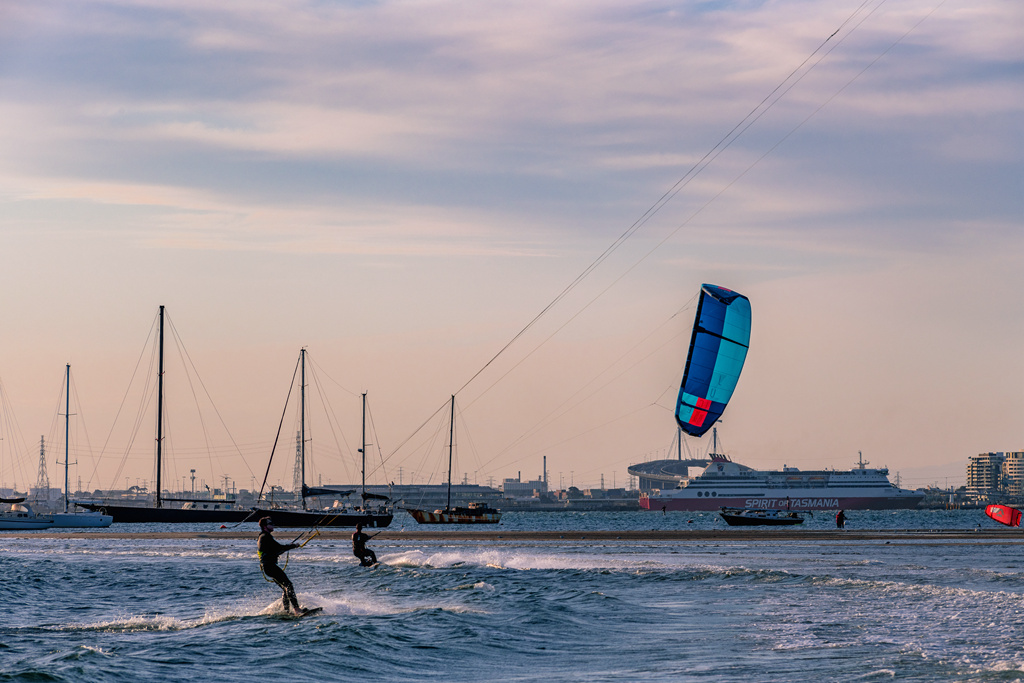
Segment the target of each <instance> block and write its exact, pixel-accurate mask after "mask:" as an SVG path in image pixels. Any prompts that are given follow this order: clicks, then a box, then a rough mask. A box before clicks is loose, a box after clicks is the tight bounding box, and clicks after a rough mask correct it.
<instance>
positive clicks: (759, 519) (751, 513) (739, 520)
mask: <svg viewBox="0 0 1024 683" xmlns="http://www.w3.org/2000/svg"><path fill="white" fill-rule="evenodd" d="M718 514H719V515H721V517H722V519H724V520H725V523H726V524H728V525H729V526H758V525H765V526H789V525H791V524H803V523H804V517H803V515H804V513H803V512H797V511H795V510H759V509H756V508H725V507H724V508H722V510H721V512H719V513H718Z"/></svg>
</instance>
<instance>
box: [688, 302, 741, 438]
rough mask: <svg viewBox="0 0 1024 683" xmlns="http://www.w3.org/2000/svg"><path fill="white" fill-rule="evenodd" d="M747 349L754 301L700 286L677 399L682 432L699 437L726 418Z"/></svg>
mask: <svg viewBox="0 0 1024 683" xmlns="http://www.w3.org/2000/svg"><path fill="white" fill-rule="evenodd" d="M749 345H750V300H749V299H747V297H745V296H743V295H742V294H737V293H736V292H734V291H732V290H729V289H726V288H725V287H717V286H715V285H702V286H701V288H700V302H699V303H698V304H697V319H696V321H695V322H694V324H693V336H692V337H691V338H690V353H689V355H687V357H686V369H685V370H684V371H683V384H682V386H681V387H680V388H679V398H678V400H677V401H676V421H677V422H678V423H679V427H680V428H681V429H682V430H683V431H684V432H686V433H687V434H690V435H692V436H700V435H702V434H703V433H704V432H706V431H707V430H709V429H711V426H712V425H713V424H715V422H716V421H717V420H718V418H720V417H721V416H722V413H723V412H724V411H725V406H726V404H728V403H729V399H730V398H732V392H733V390H734V389H735V388H736V382H738V381H739V379H740V371H741V370H743V361H745V360H746V359H747V347H748V346H749Z"/></svg>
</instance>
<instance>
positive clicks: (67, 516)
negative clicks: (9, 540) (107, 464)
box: [51, 363, 114, 529]
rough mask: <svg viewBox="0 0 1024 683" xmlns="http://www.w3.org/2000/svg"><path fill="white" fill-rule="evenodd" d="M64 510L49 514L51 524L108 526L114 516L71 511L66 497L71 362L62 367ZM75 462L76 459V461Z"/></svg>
mask: <svg viewBox="0 0 1024 683" xmlns="http://www.w3.org/2000/svg"><path fill="white" fill-rule="evenodd" d="M64 389H65V394H64V462H63V463H61V462H58V463H57V464H58V465H64V512H58V513H54V514H53V515H51V517H53V526H55V527H60V528H66V529H70V528H82V527H108V526H110V524H111V522H113V521H114V518H113V517H112V516H111V515H107V514H102V513H100V512H78V511H75V512H71V511H70V507H71V501H70V499H69V498H68V473H69V472H68V468H69V467H70V465H71V458H70V457H69V456H70V454H71V363H68V364H67V367H66V368H65V369H64ZM76 462H77V461H76Z"/></svg>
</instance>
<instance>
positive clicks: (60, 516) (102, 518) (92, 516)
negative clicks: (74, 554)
mask: <svg viewBox="0 0 1024 683" xmlns="http://www.w3.org/2000/svg"><path fill="white" fill-rule="evenodd" d="M51 516H52V517H53V527H54V528H55V529H96V528H103V527H108V526H110V523H111V522H113V521H114V518H113V517H112V516H110V515H101V514H100V513H98V512H58V513H55V514H53V515H51Z"/></svg>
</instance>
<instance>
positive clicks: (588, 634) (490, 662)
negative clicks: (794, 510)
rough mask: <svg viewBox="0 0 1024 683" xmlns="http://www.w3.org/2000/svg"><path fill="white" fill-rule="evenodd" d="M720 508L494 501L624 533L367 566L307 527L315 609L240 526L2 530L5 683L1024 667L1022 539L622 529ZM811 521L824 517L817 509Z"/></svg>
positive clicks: (524, 522) (909, 522) (872, 673)
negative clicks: (682, 537)
mask: <svg viewBox="0 0 1024 683" xmlns="http://www.w3.org/2000/svg"><path fill="white" fill-rule="evenodd" d="M712 517H713V516H711V515H706V514H705V515H697V514H694V515H692V516H688V515H686V514H685V513H675V514H673V513H670V514H669V515H664V516H663V515H660V514H658V513H636V514H633V513H627V514H620V515H616V514H606V513H580V514H577V515H574V516H572V517H570V516H569V515H565V514H538V513H534V514H529V513H523V514H518V515H509V516H508V517H507V518H506V520H503V522H502V524H501V525H500V526H499V527H497V528H496V529H494V531H495V532H497V533H500V532H501V531H502V530H508V531H513V530H517V529H522V530H532V529H556V530H557V529H562V530H566V531H570V532H571V531H584V532H585V531H587V530H596V529H606V530H607V529H610V530H617V531H622V532H623V535H622V538H621V539H619V538H616V539H615V540H603V541H599V540H590V541H588V540H586V539H580V538H579V537H578V536H577V537H575V538H570V535H572V534H567V535H566V538H565V539H560V540H558V541H524V540H516V539H514V538H508V539H505V538H502V539H499V540H492V541H456V540H433V541H409V540H403V541H384V540H381V539H376V540H374V541H373V542H371V544H370V545H371V547H373V548H374V549H375V550H376V551H377V554H378V557H379V558H380V560H381V564H380V565H379V566H377V567H375V568H372V569H365V568H362V567H359V566H358V563H357V561H356V559H355V558H354V557H352V556H351V549H350V546H349V544H348V543H345V542H343V541H341V540H336V539H324V538H323V537H320V538H316V539H314V540H313V541H312V542H310V543H309V544H308V545H307V546H306V547H305V548H303V549H302V550H296V551H293V552H292V553H291V554H290V555H291V557H290V559H289V562H288V565H287V569H286V571H287V572H288V574H289V576H290V577H291V578H292V581H293V582H294V583H295V585H296V588H297V590H298V593H299V599H300V602H302V603H303V604H304V605H307V606H320V607H323V608H324V610H323V612H322V613H321V614H318V615H315V616H310V617H305V618H302V619H295V618H288V617H283V616H281V615H280V614H278V613H277V612H276V609H277V606H278V604H279V599H280V591H279V590H278V589H277V587H276V586H274V585H273V584H271V583H267V582H266V581H265V580H264V579H263V577H262V575H261V574H260V571H259V567H258V564H257V562H256V559H255V531H254V532H253V538H252V539H234V538H226V537H224V538H217V536H216V533H215V529H213V526H215V525H212V526H210V527H203V528H194V529H191V530H194V531H202V532H204V534H207V535H208V536H209V537H203V538H185V539H183V538H174V539H146V538H141V537H140V538H130V539H105V538H102V537H100V536H96V535H95V534H90V533H81V534H67V535H66V536H64V535H61V536H59V537H57V538H50V537H43V536H41V535H29V537H27V538H10V537H7V538H5V537H3V536H0V576H2V577H3V580H2V582H0V599H2V602H3V611H2V613H0V614H2V616H0V681H182V682H185V681H204V682H205V681H253V680H260V681H264V680H277V681H308V680H324V681H355V680H359V681H366V680H372V681H446V682H448V681H556V682H557V681H652V680H653V681H736V680H744V681H887V680H900V681H1016V680H1024V649H1022V647H1021V639H1022V636H1024V573H1022V572H1024V533H1022V536H1021V537H1020V538H1018V537H1017V536H1016V535H1010V536H1007V537H1005V538H1004V539H1001V540H996V541H993V540H984V539H978V540H974V539H970V540H967V541H962V540H943V539H938V540H937V539H934V538H930V539H921V538H914V536H913V535H911V534H908V535H907V537H906V539H897V540H891V541H888V542H886V541H853V540H837V541H807V540H799V539H797V538H794V539H792V540H784V541H771V542H769V541H764V542H751V541H746V540H739V539H737V540H730V539H729V538H728V536H727V535H725V536H724V537H723V538H722V539H721V540H705V541H639V540H631V539H630V538H629V533H628V532H629V531H630V530H649V529H656V528H698V527H700V526H704V527H705V528H715V526H714V525H716V524H718V523H716V522H714V521H713V519H712ZM819 518H820V519H819ZM691 519H692V521H690V520H691ZM814 523H815V524H820V525H821V528H830V527H834V521H833V520H832V518H831V516H829V515H824V514H821V515H816V517H815V520H814ZM403 524H405V523H404V521H403V519H402V518H401V517H400V518H398V519H396V521H395V528H401V527H402V526H403ZM659 524H660V525H664V526H658V525H659ZM808 524H810V522H809V523H808ZM411 525H412V523H411V522H410V523H409V524H408V525H406V528H409V527H410V526H411ZM669 525H674V526H669ZM979 525H981V526H982V527H984V528H990V527H994V523H993V524H989V523H988V521H987V518H985V517H984V514H983V513H982V512H980V511H955V512H901V513H895V514H894V513H877V512H873V513H867V512H864V513H858V512H853V513H851V514H850V519H849V521H848V528H869V527H870V528H882V527H884V528H887V529H974V528H977V527H978V526H979ZM246 528H248V527H241V528H240V530H241V529H246ZM111 530H113V531H143V530H148V531H156V530H173V531H186V530H190V529H189V528H187V527H182V526H180V525H176V526H172V525H168V526H166V527H162V528H158V527H147V528H145V529H144V528H143V527H141V526H140V525H121V527H120V528H118V526H115V527H112V529H111ZM295 533H297V531H295V532H293V531H292V530H288V529H285V530H279V531H278V532H277V534H276V535H277V536H278V538H279V539H280V540H289V539H290V538H291V537H293V536H294V535H295Z"/></svg>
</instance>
